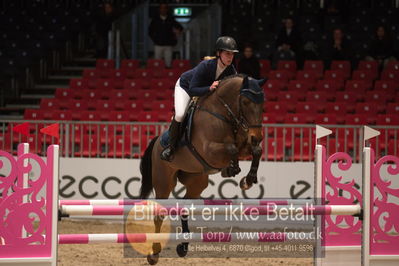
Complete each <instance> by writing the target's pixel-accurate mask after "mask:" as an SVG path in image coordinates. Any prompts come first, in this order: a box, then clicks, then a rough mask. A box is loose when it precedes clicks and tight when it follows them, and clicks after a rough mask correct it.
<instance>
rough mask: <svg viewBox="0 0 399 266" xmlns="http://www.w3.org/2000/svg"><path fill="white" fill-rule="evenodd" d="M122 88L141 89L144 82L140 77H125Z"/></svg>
mask: <svg viewBox="0 0 399 266" xmlns="http://www.w3.org/2000/svg"><path fill="white" fill-rule="evenodd" d="M123 88H124V89H126V90H141V89H143V88H144V82H143V81H142V80H140V79H127V80H125V83H124V85H123Z"/></svg>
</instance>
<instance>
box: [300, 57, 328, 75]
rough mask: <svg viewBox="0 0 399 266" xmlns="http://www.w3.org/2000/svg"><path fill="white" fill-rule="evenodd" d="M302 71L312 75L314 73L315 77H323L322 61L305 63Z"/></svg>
mask: <svg viewBox="0 0 399 266" xmlns="http://www.w3.org/2000/svg"><path fill="white" fill-rule="evenodd" d="M303 70H311V71H314V72H313V73H316V75H317V77H318V78H321V77H322V76H323V72H324V64H323V61H321V60H318V61H312V60H308V61H305V64H304V67H303Z"/></svg>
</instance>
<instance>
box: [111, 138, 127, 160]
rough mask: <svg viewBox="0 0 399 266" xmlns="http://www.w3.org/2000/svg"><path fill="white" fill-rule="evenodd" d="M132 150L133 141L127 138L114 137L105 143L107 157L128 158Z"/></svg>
mask: <svg viewBox="0 0 399 266" xmlns="http://www.w3.org/2000/svg"><path fill="white" fill-rule="evenodd" d="M132 148H133V141H132V139H131V138H129V136H114V137H113V138H110V139H109V140H108V142H107V146H106V153H107V156H108V157H117V158H121V157H130V156H131V155H132V153H133V150H132Z"/></svg>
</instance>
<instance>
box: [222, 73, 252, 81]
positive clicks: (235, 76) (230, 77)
mask: <svg viewBox="0 0 399 266" xmlns="http://www.w3.org/2000/svg"><path fill="white" fill-rule="evenodd" d="M246 76H247V75H245V74H233V75H230V76H226V77H224V78H222V79H221V80H220V82H223V81H226V80H228V79H232V78H237V77H238V78H245V77H246Z"/></svg>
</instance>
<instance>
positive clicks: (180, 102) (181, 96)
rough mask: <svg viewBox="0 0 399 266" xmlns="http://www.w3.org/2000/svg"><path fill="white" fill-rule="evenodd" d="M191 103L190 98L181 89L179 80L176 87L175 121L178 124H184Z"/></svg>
mask: <svg viewBox="0 0 399 266" xmlns="http://www.w3.org/2000/svg"><path fill="white" fill-rule="evenodd" d="M189 103H190V96H189V95H188V94H187V92H186V91H185V90H184V89H183V88H182V87H180V79H178V80H177V82H176V86H175V120H176V121H177V122H183V119H184V116H185V114H186V110H187V107H188V104H189Z"/></svg>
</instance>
